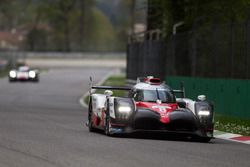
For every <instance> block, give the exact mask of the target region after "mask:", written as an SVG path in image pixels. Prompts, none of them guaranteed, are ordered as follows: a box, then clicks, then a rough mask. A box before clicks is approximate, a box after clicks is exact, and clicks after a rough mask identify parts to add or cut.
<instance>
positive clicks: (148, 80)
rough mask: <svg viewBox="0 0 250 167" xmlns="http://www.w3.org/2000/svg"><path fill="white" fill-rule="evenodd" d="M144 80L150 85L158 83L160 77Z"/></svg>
mask: <svg viewBox="0 0 250 167" xmlns="http://www.w3.org/2000/svg"><path fill="white" fill-rule="evenodd" d="M144 82H146V83H149V84H151V85H160V84H161V79H160V78H145V79H144Z"/></svg>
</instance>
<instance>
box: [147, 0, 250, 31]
mask: <svg viewBox="0 0 250 167" xmlns="http://www.w3.org/2000/svg"><path fill="white" fill-rule="evenodd" d="M249 5H250V0H237V1H235V0H164V1H162V0H149V10H148V23H149V25H148V27H149V29H155V28H161V29H164V31H165V32H166V34H168V35H169V34H171V33H172V28H173V25H174V24H176V23H178V22H180V21H183V22H184V23H185V25H184V30H188V29H190V28H191V27H192V25H193V23H194V22H195V21H196V20H201V19H202V20H204V21H205V22H206V23H211V22H212V21H215V20H216V21H217V22H221V23H228V22H241V21H243V20H245V19H246V17H247V14H248V11H249Z"/></svg>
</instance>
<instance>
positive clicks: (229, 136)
mask: <svg viewBox="0 0 250 167" xmlns="http://www.w3.org/2000/svg"><path fill="white" fill-rule="evenodd" d="M214 137H215V138H218V139H224V140H229V141H234V142H239V143H244V144H250V136H242V135H239V134H233V133H227V132H221V131H218V130H215V131H214Z"/></svg>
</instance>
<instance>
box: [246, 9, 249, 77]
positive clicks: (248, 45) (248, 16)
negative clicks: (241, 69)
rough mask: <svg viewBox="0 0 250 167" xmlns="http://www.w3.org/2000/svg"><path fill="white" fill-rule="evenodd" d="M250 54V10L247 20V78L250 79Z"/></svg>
mask: <svg viewBox="0 0 250 167" xmlns="http://www.w3.org/2000/svg"><path fill="white" fill-rule="evenodd" d="M249 56H250V12H249V14H248V18H247V21H246V79H249V78H250V76H249V65H250V63H249V61H250V59H249Z"/></svg>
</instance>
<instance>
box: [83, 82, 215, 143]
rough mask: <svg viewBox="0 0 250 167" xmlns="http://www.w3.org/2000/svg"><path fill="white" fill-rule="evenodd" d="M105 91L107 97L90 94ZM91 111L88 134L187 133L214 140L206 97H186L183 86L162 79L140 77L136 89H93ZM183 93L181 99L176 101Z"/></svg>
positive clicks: (106, 87)
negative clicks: (116, 94) (121, 93)
mask: <svg viewBox="0 0 250 167" xmlns="http://www.w3.org/2000/svg"><path fill="white" fill-rule="evenodd" d="M91 89H104V90H105V91H104V94H98V93H91ZM91 89H90V99H89V108H88V122H87V126H88V128H89V131H90V132H92V131H94V130H96V129H101V130H104V131H105V133H106V135H109V136H110V135H114V134H123V133H132V132H138V131H142V132H164V133H165V132H166V133H171V134H182V135H183V134H184V135H187V136H188V137H193V138H195V139H199V140H201V141H204V142H208V141H210V140H211V139H212V138H213V130H214V123H213V105H212V104H211V103H210V102H208V101H207V100H206V96H205V95H200V96H198V99H197V100H191V99H189V98H185V97H184V96H185V91H184V87H182V89H181V90H173V89H171V88H170V87H169V86H167V85H166V84H165V83H161V81H160V79H159V78H153V77H146V78H139V79H138V80H137V84H136V85H134V86H133V87H131V88H130V87H112V86H91ZM111 90H125V91H128V97H114V96H112V94H113V92H112V91H111ZM177 94H180V95H181V98H176V95H177Z"/></svg>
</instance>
